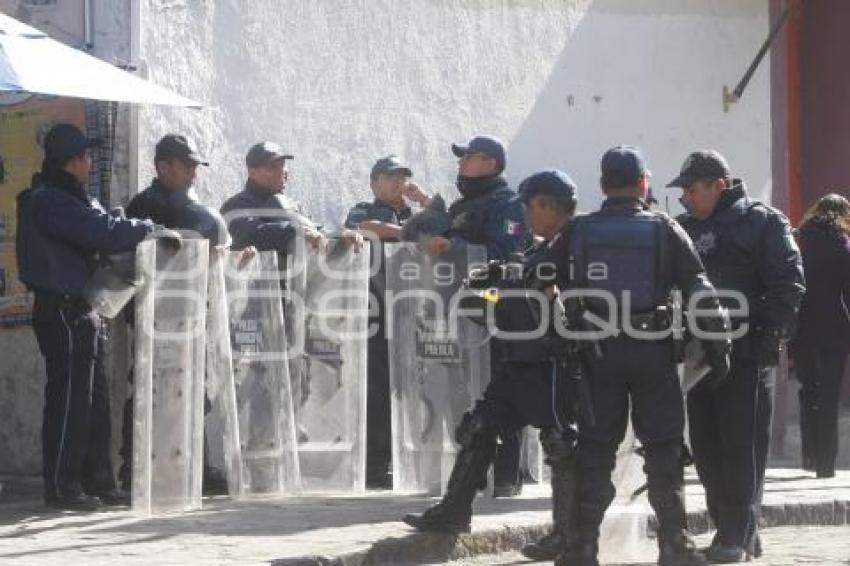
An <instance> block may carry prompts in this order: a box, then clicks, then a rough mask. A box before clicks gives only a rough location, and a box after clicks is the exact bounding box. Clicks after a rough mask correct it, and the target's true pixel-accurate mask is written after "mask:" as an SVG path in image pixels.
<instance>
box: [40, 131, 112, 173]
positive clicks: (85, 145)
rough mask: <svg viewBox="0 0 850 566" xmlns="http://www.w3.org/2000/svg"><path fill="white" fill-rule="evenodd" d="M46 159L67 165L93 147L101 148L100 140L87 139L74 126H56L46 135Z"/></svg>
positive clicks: (44, 144)
mask: <svg viewBox="0 0 850 566" xmlns="http://www.w3.org/2000/svg"><path fill="white" fill-rule="evenodd" d="M42 145H43V146H44V157H45V159H48V160H50V161H54V162H56V163H60V164H63V165H64V164H65V163H67V162H68V161H69V160H70V159H71V158H73V157H76V156H78V155H82V154H83V153H85V151H86V150H87V149H89V148H92V147H99V146H100V140H99V139H89V138H86V136H85V134H83V132H82V130H80V129H79V128H78V127H77V126H74V125H73V124H64V123H62V124H56V125H55V126H53V127H52V128H50V130H48V132H47V133H46V134H45V135H44V141H43V142H42Z"/></svg>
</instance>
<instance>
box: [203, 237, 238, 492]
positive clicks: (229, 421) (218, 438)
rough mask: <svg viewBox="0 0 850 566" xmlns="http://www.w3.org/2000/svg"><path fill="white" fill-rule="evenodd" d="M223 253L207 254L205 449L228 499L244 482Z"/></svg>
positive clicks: (216, 250) (212, 251)
mask: <svg viewBox="0 0 850 566" xmlns="http://www.w3.org/2000/svg"><path fill="white" fill-rule="evenodd" d="M226 253H227V252H225V251H222V250H218V249H213V250H211V251H210V270H209V285H208V291H207V295H208V300H207V362H206V365H207V377H206V393H207V399H208V400H209V402H210V412H209V414H208V415H207V417H206V431H207V435H206V437H207V442H206V445H205V447H204V448H205V450H207V460H208V462H209V464H210V465H211V466H215V467H219V466H220V467H222V469H224V471H225V476H226V477H227V491H228V493H229V494H230V496H231V497H235V498H239V497H241V496H242V493H243V490H244V487H245V481H244V478H243V475H242V473H243V469H242V468H243V467H242V451H241V449H240V442H239V421H238V416H237V415H238V411H237V404H236V385H235V382H234V379H233V351H232V350H231V345H230V322H229V320H230V317H229V314H228V312H229V309H228V305H227V294H226V291H225V289H226V287H225V280H224V269H225V262H226V260H227V257H226V255H225V254H226Z"/></svg>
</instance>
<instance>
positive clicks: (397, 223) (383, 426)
mask: <svg viewBox="0 0 850 566" xmlns="http://www.w3.org/2000/svg"><path fill="white" fill-rule="evenodd" d="M412 176H413V171H412V170H411V169H410V167H408V166H407V165H405V164H404V163H403V162H402V161H401V160H400V159H399V158H398V156H396V155H387V156H386V157H382V158H381V159H378V160H377V161H376V162H375V164H374V165H373V166H372V172H371V174H370V175H369V186H370V188H371V189H372V194H373V195H374V196H375V199H374V200H373V201H372V202H360V203H357V204H356V205H355V206H354V207H352V209H351V210H350V211H349V212H348V216H347V217H346V219H345V227H346V228H350V229H352V230H360V231H361V232H362V233H364V234H365V235H367V236H368V237H369V238H370V240H371V253H372V260H373V261H376V260H377V261H378V269H376V270H375V271H374V273H373V275H372V277H371V278H370V280H369V297H370V300H373V301H375V303H376V304H375V305H374V306H372V307H370V312H371V313H375V319H374V322H375V323H376V325H377V329H378V330H377V332H375V333H374V334H372V335H371V336H370V337H369V345H368V354H367V356H366V358H367V360H368V365H369V368H368V377H369V379H368V387H367V396H366V397H367V399H366V407H367V409H366V486H367V487H372V488H379V489H391V488H392V471H391V464H392V435H391V433H390V431H391V418H390V368H389V346H388V344H387V335H386V305H385V304H384V294H385V291H386V272H385V265H384V261H383V257H384V253H383V245H382V243H383V242H385V241H390V242H392V241H398V239H399V237H400V234H401V226H402V224H404V222H405V221H406V220H407V219H409V218H410V217H411V215H412V210H411V208H410V206H408V204H407V201H410V202H413V203H415V204H417V205H419V206H420V207H425V206H427V205H428V202H429V200H430V199H429V198H428V195H426V194H425V192H424V191H423V190H422V189H421V188H420V187H419V185H418V184H416V183H414V182H412V181H411V180H410V178H411V177H412ZM373 265H374V264H373Z"/></svg>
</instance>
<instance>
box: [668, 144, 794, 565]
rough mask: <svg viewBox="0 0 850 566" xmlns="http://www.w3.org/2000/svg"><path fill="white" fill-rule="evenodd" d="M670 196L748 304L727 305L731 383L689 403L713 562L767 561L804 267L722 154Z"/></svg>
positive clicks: (708, 262)
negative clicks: (771, 469)
mask: <svg viewBox="0 0 850 566" xmlns="http://www.w3.org/2000/svg"><path fill="white" fill-rule="evenodd" d="M667 186H668V187H681V188H682V189H683V191H682V198H681V203H682V205H683V206H684V207H685V209H686V210H687V214H685V215H683V216H681V217H680V222H681V223H682V226H683V227H684V229H685V230H686V231H687V232H688V234H690V236H691V238H692V239H693V241H694V244H695V246H696V249H697V251H698V252H699V254H700V257H701V258H702V261H703V262H704V263H705V267H706V271H707V272H708V275H709V277H710V278H711V281H712V283H714V285H715V286H716V287H717V289H718V290H720V291H737V292H738V293H741V294H743V296H744V297H745V298H746V303H747V304H746V305H740V304H738V301H737V300H734V299H733V298H732V297H728V296H724V297H722V299H723V300H724V301H728V306H729V308H730V310H731V311H732V312H733V313H735V310H737V309H740V308H741V307H748V312H741V311H738V312H737V313H735V314H736V316H733V319H732V324H733V329H736V330H738V329H741V328H742V327H745V328H747V329H748V330H747V331H745V332H741V335H740V336H739V337H736V339H735V340H734V342H733V348H732V366H731V370H730V379H729V380H728V382H727V383H725V384H724V385H723V386H722V387H720V388H718V389H707V388H696V389H694V390H693V391H691V393H690V394H689V395H688V419H689V425H690V437H691V448H692V449H693V455H694V459H695V461H696V468H697V473H698V474H699V477H700V480H701V481H702V483H703V485H704V486H705V496H706V501H707V506H708V512H709V515H710V516H711V520H712V522H713V523H714V524H715V525H716V526H717V533H716V535H715V537H714V540H713V541H712V543H711V546H710V547H709V548H708V550H707V554H706V555H707V557H708V559H709V560H710V561H712V562H717V563H729V562H741V561H744V560H748V559H749V558H750V557H752V556H755V557H758V556H759V555H760V554H761V545H760V542H759V537H758V532H757V526H758V519H759V506H760V499H761V492H762V488H763V484H764V472H765V464H766V459H767V451H768V445H769V441H770V420H771V415H772V412H773V406H772V404H773V394H772V383H771V378H772V376H771V372H770V371H769V370H770V368H773V367H775V366H776V365H777V364H778V362H779V355H780V352H781V350H782V349H783V346H784V343H785V341H786V340H787V338H788V334H789V331H790V329H791V326H792V324H793V322H794V319H795V318H796V314H797V310H798V308H799V305H800V301H801V299H802V296H803V292H804V281H803V271H802V263H801V259H800V253H799V250H798V249H797V245H796V244H795V242H794V237H793V236H792V234H791V226H790V224H789V222H788V219H787V218H785V216H784V215H783V214H782V213H781V212H779V211H778V210H776V209H774V208H771V207H769V206H767V205H765V204H762V203H761V202H758V201H756V200H753V199H751V198H750V197H749V196H748V195H747V190H746V187H745V185H744V182H743V181H742V180H741V179H735V178H733V177H732V174H731V171H730V169H729V165H728V163H727V161H726V159H725V158H724V157H723V156H722V155H720V153H718V152H717V151H714V150H705V151H697V152H694V153H692V154H691V155H689V156H688V157H687V159H686V160H685V162H684V164H683V165H682V168H681V171H680V173H679V175H678V176H677V177H676V178H675V179H674V180H673V181H671V182H670V183H669V184H668V185H667Z"/></svg>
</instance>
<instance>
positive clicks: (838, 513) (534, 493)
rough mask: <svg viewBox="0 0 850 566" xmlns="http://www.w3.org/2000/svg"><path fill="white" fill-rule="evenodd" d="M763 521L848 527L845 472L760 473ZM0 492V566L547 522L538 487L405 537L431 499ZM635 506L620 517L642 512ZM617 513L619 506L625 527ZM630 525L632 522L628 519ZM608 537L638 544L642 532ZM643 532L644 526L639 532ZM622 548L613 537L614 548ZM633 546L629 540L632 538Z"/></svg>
mask: <svg viewBox="0 0 850 566" xmlns="http://www.w3.org/2000/svg"><path fill="white" fill-rule="evenodd" d="M768 478H769V479H768V483H767V486H766V487H767V490H766V495H765V513H764V514H765V519H766V522H767V523H768V524H769V525H798V524H799V525H846V524H850V472H841V473H840V474H839V475H838V476H837V477H836V478H834V479H831V480H814V479H811V474H807V473H803V472H801V471H799V470H770V472H769V474H768ZM9 495H10V493H9V492H8V490H7V491H6V493H3V494H2V495H0V563H2V564H4V565H6V564H14V565H18V564H38V565H49V564H62V565H63V566H66V565H73V564H85V565H86V566H96V565H99V564H120V565H121V566H132V565H136V564H145V565H149V564H183V565H193V564H204V565H207V564H240V565H247V564H270V563H271V564H276V565H278V566H290V565H299V566H300V565H309V564H357V565H361V564H405V563H406V564H422V563H429V562H430V563H439V562H444V561H446V560H450V559H461V558H466V557H471V556H476V555H481V554H495V553H499V552H504V551H511V550H516V549H518V548H520V547H521V546H522V545H523V544H524V543H525V542H526V541H527V540H529V538H532V537H536V536H538V535H540V534H542V533H543V532H544V531H545V529H546V527H547V524H548V521H549V498H548V493H547V489H545V488H544V487H542V486H540V487H538V486H532V487H531V488H530V489H526V490H525V492H524V494H523V496H522V497H520V498H515V499H510V500H493V499H490V498H485V497H480V498H479V499H478V500H477V501H476V513H477V514H476V517H475V522H474V528H473V533H472V534H470V535H463V536H460V537H448V536H439V535H423V534H416V533H413V532H412V531H411V530H410V529H409V528H408V527H407V526H406V525H404V524H403V523H401V522H400V521H399V519H400V517H401V516H402V515H404V513H407V512H412V511H420V510H423V509H424V508H425V507H427V506H428V505H429V504H430V500H428V499H425V498H416V497H400V496H393V495H390V494H376V495H371V496H369V497H362V498H334V499H319V498H298V499H287V500H277V501H255V502H248V503H241V504H239V503H234V502H231V501H229V500H227V499H216V500H206V501H205V502H204V509H203V510H201V511H197V512H193V513H187V514H183V515H172V516H166V517H158V518H155V519H150V520H140V519H137V518H135V517H133V516H132V515H130V513H129V512H127V511H112V512H100V513H93V514H81V513H70V512H65V513H58V512H48V511H46V510H45V509H44V508H43V507H42V506H41V505H40V504H39V503H37V502H33V501H32V500H31V499H30V500H25V501H20V500H19V501H12V502H10V503H3V502H4V501H6V498H7V496H9ZM640 505H641V504H640V503H639V504H637V506H636V507H632V508H630V510H635V509H637V510H638V511H639V510H640V508H641V507H640ZM688 507H689V509H690V510H691V523H692V525H693V527H694V528H695V530H696V531H698V532H699V531H705V530H706V528H707V522H706V519H705V512H704V504H703V500H702V489H701V487H700V486H699V485H698V483H697V482H696V480H695V478H693V477H690V478H689V485H688ZM625 511H627V510H624V509H620V510H619V512H620V515H619V519H620V523H617V520H616V518H614V520H612V524H614V525H619V526H621V527H622V526H623V525H625V526H626V527H627V528H630V525H631V526H634V525H632V524H631V523H630V522H629V521H627V520H626V521H625V523H623V520H624V519H623V518H624V517H625V515H624V514H623V513H625ZM635 524H637V523H635ZM627 532H628V531H620V534H618V535H617V536H620V537H626V538H631V539H637V538H639V537H642V536H643V535H642V533H632V534H628V535H626V534H623V533H627ZM644 532H645V529H644ZM627 542H628V541H626V540H620V539H618V543H617V544H627ZM632 542H636V541H632Z"/></svg>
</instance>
